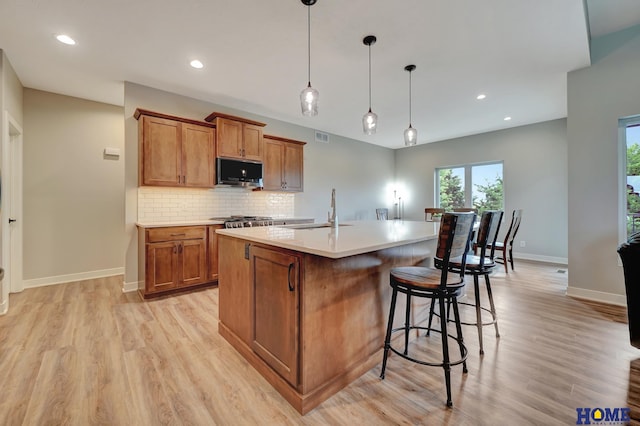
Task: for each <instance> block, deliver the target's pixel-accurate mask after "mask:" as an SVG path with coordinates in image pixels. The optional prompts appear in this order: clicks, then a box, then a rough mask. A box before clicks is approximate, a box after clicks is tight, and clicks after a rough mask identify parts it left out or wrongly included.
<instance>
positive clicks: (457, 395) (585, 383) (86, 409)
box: [0, 261, 640, 425]
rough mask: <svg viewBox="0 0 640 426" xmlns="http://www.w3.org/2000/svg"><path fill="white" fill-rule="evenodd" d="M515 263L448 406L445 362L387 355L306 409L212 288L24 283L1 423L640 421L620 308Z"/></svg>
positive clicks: (6, 358) (416, 347)
mask: <svg viewBox="0 0 640 426" xmlns="http://www.w3.org/2000/svg"><path fill="white" fill-rule="evenodd" d="M516 268H517V270H516V271H515V272H511V273H509V274H508V275H507V274H505V273H504V271H503V270H501V269H498V270H497V271H496V272H495V273H494V274H493V275H492V277H491V282H492V288H493V292H494V298H495V301H496V305H497V311H498V315H499V326H500V334H501V337H500V338H499V339H496V337H495V332H494V330H493V327H486V328H485V330H484V348H485V355H484V356H483V357H480V356H479V354H478V352H479V351H478V336H477V332H476V330H475V328H474V327H463V331H464V337H465V342H466V344H467V346H468V348H469V359H468V367H469V373H468V374H466V375H463V374H462V368H461V367H460V366H458V367H454V368H453V369H452V390H453V395H452V396H453V403H454V406H453V408H451V409H449V408H447V407H446V405H445V400H446V397H445V388H444V376H443V372H442V369H440V368H434V367H425V366H421V365H416V364H412V363H410V362H408V361H405V360H402V359H401V358H399V357H397V356H396V357H393V356H391V357H390V359H389V363H388V366H387V373H386V378H385V380H380V379H379V378H378V376H379V374H380V366H379V365H378V366H377V367H375V368H373V369H372V370H370V371H369V372H367V373H366V374H364V375H363V376H362V377H360V378H359V379H358V380H356V381H355V382H354V383H352V384H351V385H349V386H348V387H347V388H345V389H344V390H343V391H341V392H339V393H338V394H336V395H334V396H333V397H332V398H330V399H329V400H327V401H325V402H324V403H323V404H321V405H320V406H319V407H317V408H316V409H314V410H313V411H311V412H310V413H308V414H307V415H306V416H300V415H299V414H298V413H297V412H296V411H295V410H294V409H293V408H292V407H291V406H289V405H288V404H287V402H286V401H285V400H284V399H283V398H282V397H281V396H280V395H279V394H278V393H277V392H276V391H275V390H274V389H273V388H272V387H271V386H270V385H269V384H268V383H267V382H266V381H265V380H264V379H263V378H262V377H261V376H260V375H259V374H258V373H256V371H255V370H254V369H253V368H251V366H249V365H248V363H247V362H246V361H245V360H244V359H243V358H242V357H240V356H239V355H238V354H237V353H236V352H235V350H233V348H231V346H230V345H229V344H228V343H227V342H226V341H225V340H224V339H222V338H221V337H220V336H219V335H218V333H217V316H218V290H217V288H209V289H205V290H201V291H197V292H193V293H188V294H181V295H175V296H172V297H165V298H160V299H156V300H150V301H147V302H143V301H141V300H140V299H139V298H138V296H137V294H135V293H129V294H122V293H121V290H120V289H121V279H122V278H121V277H111V278H104V279H95V280H89V281H83V282H74V283H68V284H62V285H57V286H51V287H42V288H37V289H29V290H25V291H24V292H22V293H19V294H12V295H11V298H10V310H9V313H8V314H7V315H5V316H3V317H0V424H2V425H23V424H24V425H59V424H69V425H93V424H108V425H163V424H185V425H186V424H188V425H238V424H241V425H243V424H251V425H254V424H260V425H268V424H277V425H287V424H291V425H298V424H302V425H342V424H345V425H346V424H350V425H351V424H367V425H385V424H407V425H409V424H411V425H414V424H430V425H435V424H448V425H525V424H533V425H556V424H557V425H566V424H576V420H577V416H576V408H578V407H590V408H595V407H600V408H606V407H610V408H614V407H631V408H632V416H633V417H635V418H640V408H639V407H640V350H638V349H635V348H633V347H632V346H631V345H630V344H629V335H628V331H627V325H626V323H625V321H626V313H625V310H624V309H622V308H617V307H611V306H606V305H600V304H597V303H592V302H585V301H581V300H577V299H572V298H569V297H567V296H565V290H566V285H567V274H566V273H560V272H558V270H564V268H562V267H559V266H557V265H544V264H535V263H528V262H524V261H518V262H517V263H516ZM482 287H484V285H482ZM472 288H473V286H472V285H468V286H467V289H468V291H469V292H470V293H471V291H472ZM481 293H482V294H481V295H482V297H486V294H485V293H484V288H483V289H482V291H481ZM469 295H471V294H469ZM387 309H388V307H385V310H387ZM462 309H463V315H464V316H468V319H470V320H472V319H473V317H474V312H473V311H472V309H471V308H462ZM438 340H439V337H438V336H437V335H435V336H433V337H424V336H421V337H420V338H419V339H417V340H416V341H414V343H412V344H411V345H410V351H411V353H417V352H420V351H422V352H423V353H425V354H428V353H430V352H431V349H430V348H431V347H434V346H435V347H436V348H437V345H438ZM381 344H382V342H381ZM336 350H339V348H336ZM454 350H455V347H454ZM632 423H633V422H632ZM636 424H637V423H636Z"/></svg>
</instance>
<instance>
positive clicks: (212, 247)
mask: <svg viewBox="0 0 640 426" xmlns="http://www.w3.org/2000/svg"><path fill="white" fill-rule="evenodd" d="M207 228H208V234H209V235H208V238H209V241H208V244H209V253H208V256H207V257H208V258H209V280H211V281H217V280H218V274H219V269H220V268H218V235H216V229H222V228H224V225H209V226H208V227H207Z"/></svg>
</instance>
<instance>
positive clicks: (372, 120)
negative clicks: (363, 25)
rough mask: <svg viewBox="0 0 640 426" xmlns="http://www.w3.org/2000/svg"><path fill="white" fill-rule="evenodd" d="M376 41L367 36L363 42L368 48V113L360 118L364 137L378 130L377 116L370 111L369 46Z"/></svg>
mask: <svg viewBox="0 0 640 426" xmlns="http://www.w3.org/2000/svg"><path fill="white" fill-rule="evenodd" d="M376 41H377V39H376V36H373V35H368V36H366V37H365V38H364V39H363V40H362V43H364V45H365V46H368V47H369V112H367V113H366V114H365V115H364V116H363V117H362V130H363V131H364V134H365V135H373V134H375V133H376V130H378V114H376V113H375V112H372V111H371V45H372V44H374V43H375V42H376Z"/></svg>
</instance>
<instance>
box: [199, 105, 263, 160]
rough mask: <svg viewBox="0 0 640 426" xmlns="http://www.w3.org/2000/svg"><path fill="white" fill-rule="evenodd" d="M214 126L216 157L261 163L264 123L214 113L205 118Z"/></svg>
mask: <svg viewBox="0 0 640 426" xmlns="http://www.w3.org/2000/svg"><path fill="white" fill-rule="evenodd" d="M205 120H206V121H209V122H213V123H215V125H216V143H217V147H216V149H217V153H216V156H217V157H226V158H237V159H240V160H249V161H260V162H261V161H262V160H263V156H264V152H263V151H264V142H263V140H262V128H263V127H264V126H265V125H264V123H259V122H257V121H252V120H247V119H244V118H241V117H234V116H231V115H226V114H221V113H217V112H214V113H212V114H211V115H209V116H208V117H207V118H205Z"/></svg>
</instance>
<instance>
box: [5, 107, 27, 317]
mask: <svg viewBox="0 0 640 426" xmlns="http://www.w3.org/2000/svg"><path fill="white" fill-rule="evenodd" d="M2 128H3V129H4V131H3V135H2V169H1V170H0V179H1V181H0V220H1V225H0V233H1V234H2V252H1V253H0V265H1V266H2V268H4V279H3V281H2V294H1V295H2V299H1V300H0V314H3V313H6V312H7V310H8V309H9V293H16V292H20V291H22V290H23V286H22V134H23V133H22V127H21V126H20V125H19V124H18V123H17V122H16V121H15V120H14V119H13V117H11V115H10V114H9V113H8V112H7V111H4V114H3V126H2Z"/></svg>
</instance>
